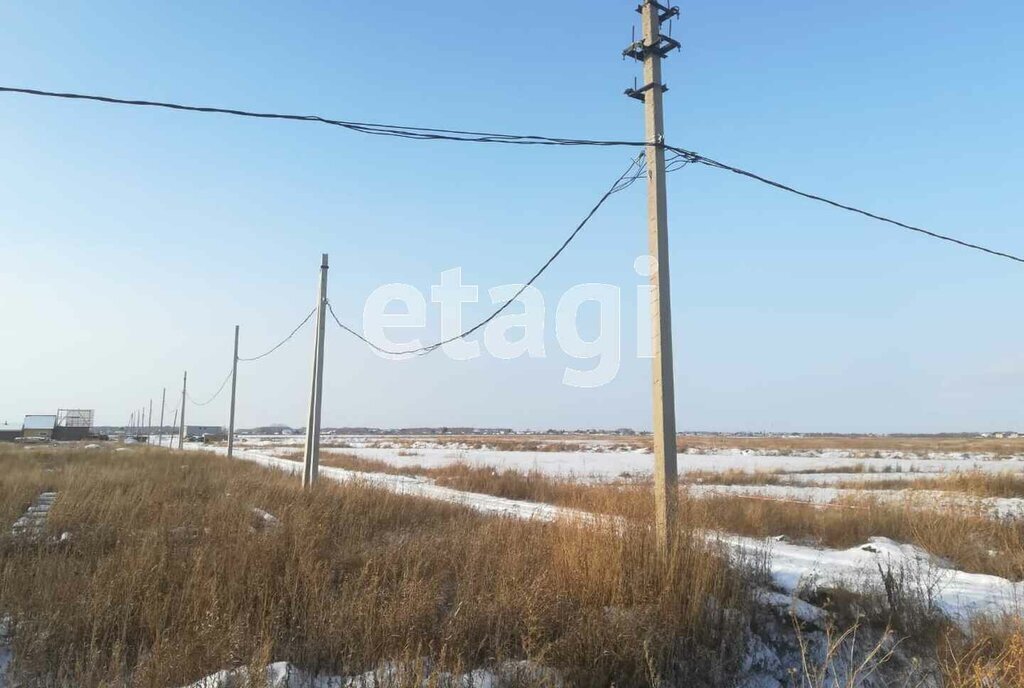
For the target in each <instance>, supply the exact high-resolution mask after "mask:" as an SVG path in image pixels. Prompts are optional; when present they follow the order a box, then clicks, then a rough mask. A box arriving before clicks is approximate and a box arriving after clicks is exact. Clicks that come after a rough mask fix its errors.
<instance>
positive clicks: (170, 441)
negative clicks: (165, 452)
mask: <svg viewBox="0 0 1024 688" xmlns="http://www.w3.org/2000/svg"><path fill="white" fill-rule="evenodd" d="M177 426H178V409H174V419H173V420H172V421H171V427H172V428H175V427H177ZM167 448H168V449H174V435H171V436H170V437H168V438H167Z"/></svg>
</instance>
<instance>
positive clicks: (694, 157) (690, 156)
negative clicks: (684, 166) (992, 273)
mask: <svg viewBox="0 0 1024 688" xmlns="http://www.w3.org/2000/svg"><path fill="white" fill-rule="evenodd" d="M665 150H669V151H673V152H674V153H677V154H678V155H680V156H681V157H683V158H685V159H687V160H688V161H689V162H696V163H700V164H701V165H707V166H708V167H713V168H715V169H719V170H726V171H727V172H732V173H733V174H738V175H740V176H743V177H748V178H749V179H753V180H755V181H758V182H761V183H762V184H767V185H768V186H772V187H774V188H776V189H781V190H782V191H788V192H789V193H792V194H796V195H797V196H802V197H804V198H807V199H810V200H812V201H818V202H819V203H825V204H827V205H830V206H833V207H835V208H840V209H842V210H847V211H849V212H851V213H857V214H858V215H863V216H864V217H869V218H871V219H872V220H878V221H879V222H886V223H888V224H891V225H895V226H896V227H901V228H903V229H908V230H910V231H911V232H918V233H920V234H924V235H925V236H929V237H931V238H933V239H939V240H941V241H948V242H950V243H953V244H956V245H958V246H962V247H964V248H969V249H973V250H975V251H981V252H983V253H988V254H989V255H993V256H998V257H1000V258H1006V259H1008V260H1013V261H1016V262H1018V263H1024V257H1021V256H1016V255H1013V254H1012V253H1004V252H1003V251H997V250H995V249H991V248H987V247H985V246H980V245H978V244H972V243H970V242H969V241H963V240H962V239H957V238H956V237H951V236H947V235H945V234H939V233H938V232H933V231H931V230H928V229H924V228H923V227H915V226H914V225H908V224H906V223H904V222H900V221H899V220H893V219H892V218H889V217H885V216H884V215H878V214H876V213H872V212H869V211H867V210H862V209H860V208H856V207H854V206H852V205H846V204H845V203H840V202H838V201H833V200H832V199H829V198H825V197H824V196H818V195H817V194H812V193H808V192H806V191H800V190H799V189H794V188H793V187H792V186H787V185H786V184H783V183H781V182H777V181H774V180H771V179H768V178H767V177H762V176H761V175H759V174H754V173H753V172H748V171H747V170H742V169H740V168H738V167H733V166H732V165H726V164H725V163H721V162H718V161H717V160H712V159H711V158H707V157H704V156H703V155H700V154H699V153H694V152H692V151H688V150H685V149H682V148H676V147H675V146H665Z"/></svg>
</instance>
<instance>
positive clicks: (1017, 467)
mask: <svg viewBox="0 0 1024 688" xmlns="http://www.w3.org/2000/svg"><path fill="white" fill-rule="evenodd" d="M244 440H245V441H244V442H241V443H240V446H245V447H253V448H258V451H260V452H261V453H263V454H265V455H276V456H281V455H283V454H286V453H290V452H295V451H298V450H301V444H300V442H301V438H297V437H275V438H244ZM326 440H329V441H330V442H332V443H344V444H346V445H348V446H345V447H324V448H323V451H324V453H325V455H329V454H331V453H336V454H348V455H353V456H356V457H359V458H363V459H371V460H376V461H382V462H384V463H387V464H390V465H393V466H397V467H403V466H404V467H422V468H427V469H430V468H439V467H443V466H448V465H452V464H456V463H465V464H468V465H471V466H478V467H488V468H494V469H498V470H503V469H511V470H516V471H520V472H528V471H538V472H540V473H543V474H545V475H550V476H552V477H558V478H567V479H574V480H580V481H589V482H599V481H609V480H616V479H622V478H629V479H643V478H647V477H650V474H651V462H652V458H651V455H650V454H649V453H648V452H646V451H645V450H640V449H632V450H624V447H623V446H622V445H619V446H617V447H616V446H615V445H612V444H609V443H608V442H607V441H601V442H599V443H595V444H593V445H592V446H591V447H590V448H588V449H587V450H584V451H507V450H498V449H472V448H467V447H465V446H464V445H462V444H460V443H454V444H451V445H442V444H439V443H438V442H437V441H434V440H407V441H404V442H401V443H397V442H393V441H390V440H386V441H381V440H380V439H379V438H366V437H345V438H340V437H331V438H325V441H326ZM380 444H385V445H389V446H376V445H380ZM366 445H375V446H366ZM391 445H394V446H391ZM878 454H879V456H880V458H876V457H875V455H874V453H873V454H872V455H871V456H869V457H863V456H861V457H855V456H851V455H850V452H848V451H843V450H823V451H819V452H802V453H801V454H800V455H799V456H794V455H780V454H778V453H777V452H775V451H769V452H756V451H752V450H732V451H724V450H723V451H716V452H714V453H707V454H699V453H695V452H687V453H683V454H680V455H679V457H678V465H679V473H680V475H681V478H682V480H683V481H684V482H687V483H689V484H690V489H691V490H692V492H693V493H694V494H698V495H708V494H723V495H735V496H741V497H745V498H751V499H756V498H761V499H775V500H787V501H802V502H810V503H814V504H832V503H835V502H839V501H844V500H846V501H849V500H850V499H851V498H857V497H869V498H871V499H877V500H880V501H898V502H903V503H907V504H909V505H911V506H914V505H917V506H921V507H934V506H935V505H936V504H940V505H942V506H944V507H949V508H961V509H971V510H977V511H978V512H980V513H987V514H989V515H991V516H994V517H1012V518H1019V517H1024V499H1017V498H1001V497H1000V498H995V497H991V498H980V497H973V496H970V495H965V494H958V493H953V492H938V491H923V490H915V491H910V490H895V489H889V490H856V489H837V488H834V487H832V485H834V484H835V483H838V482H840V481H850V480H853V481H865V482H867V481H874V480H912V479H914V478H921V477H927V476H941V475H943V474H949V473H953V472H968V471H969V472H984V473H993V474H995V473H1002V472H1011V473H1021V474H1024V459H1021V458H1003V459H999V458H995V457H993V456H991V455H985V454H931V455H929V457H928V458H923V457H917V456H905V455H903V454H901V453H899V452H888V453H878ZM730 471H743V472H747V473H758V472H761V473H771V474H772V477H773V479H774V480H776V481H779V482H781V483H782V484H779V485H720V484H717V483H716V480H715V477H714V474H723V473H726V472H730ZM821 471H827V472H821ZM689 473H700V474H701V475H700V476H699V477H696V476H688V475H687V474H689Z"/></svg>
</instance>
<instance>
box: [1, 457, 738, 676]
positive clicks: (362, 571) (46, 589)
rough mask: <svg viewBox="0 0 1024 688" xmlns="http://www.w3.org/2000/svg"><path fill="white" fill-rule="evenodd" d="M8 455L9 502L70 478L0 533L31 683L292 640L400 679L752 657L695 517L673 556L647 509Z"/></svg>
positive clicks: (652, 672) (225, 658) (165, 667)
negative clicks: (391, 666)
mask: <svg viewBox="0 0 1024 688" xmlns="http://www.w3.org/2000/svg"><path fill="white" fill-rule="evenodd" d="M0 472H2V474H3V475H4V476H5V478H4V481H3V486H4V487H3V493H2V495H0V496H2V500H0V504H2V507H0V508H2V509H3V511H2V512H0V513H2V514H3V515H4V517H5V518H7V519H8V522H10V521H13V520H14V518H15V517H16V515H17V514H18V512H20V511H22V510H24V508H25V507H26V506H27V505H28V504H29V503H30V502H31V501H32V499H33V497H34V496H35V495H36V494H38V493H39V492H42V491H44V490H51V491H54V492H56V493H57V495H58V496H57V499H56V501H55V504H54V506H53V508H52V510H51V511H50V512H49V514H48V518H47V523H46V526H45V529H44V530H43V531H42V532H41V533H39V535H38V537H36V538H34V539H30V540H26V539H25V538H22V537H15V536H14V535H10V534H7V535H5V537H3V539H2V540H0V543H2V544H0V546H2V552H3V557H2V569H0V613H2V614H3V615H5V616H6V618H7V622H6V625H7V626H8V632H9V633H11V638H12V639H11V644H10V645H11V650H12V652H13V656H14V662H13V664H12V666H11V669H12V671H13V672H14V673H15V675H17V676H21V677H22V680H25V681H27V682H28V683H35V682H40V683H43V682H48V681H50V680H52V681H55V682H56V683H58V684H61V685H71V684H73V685H101V684H102V685H118V684H120V683H122V682H124V683H130V684H133V685H161V686H174V685H183V684H186V683H188V682H190V681H193V680H196V679H198V678H200V677H202V676H204V675H208V674H211V673H213V672H215V671H217V670H219V669H222V668H225V667H238V666H257V665H258V666H263V665H265V664H267V663H269V662H271V661H274V660H279V659H287V660H288V661H289V662H292V663H293V664H295V665H297V666H301V667H302V668H303V669H304V670H306V671H307V672H312V673H326V674H330V675H336V676H354V675H356V676H357V675H360V674H362V673H364V672H367V671H371V670H373V669H375V668H379V667H380V666H381V665H382V664H383V663H385V662H397V663H400V664H402V665H403V666H405V667H407V670H408V672H409V674H410V675H409V676H407V677H403V681H406V679H407V680H408V682H407V683H406V684H408V685H412V684H415V680H414V679H417V678H422V677H423V675H424V673H425V672H428V670H429V673H430V674H432V675H437V674H439V673H440V672H453V673H455V674H459V673H464V672H468V671H471V670H477V669H481V670H482V669H493V670H495V671H497V670H498V669H500V668H501V667H503V666H504V667H505V669H507V670H510V671H511V670H512V669H514V668H515V667H516V666H520V668H522V669H523V670H524V671H527V670H528V669H529V667H530V666H532V665H515V664H508V663H509V662H515V661H525V660H531V661H533V662H536V663H537V665H538V666H542V667H544V668H548V669H557V670H558V672H559V674H560V675H561V676H563V677H565V679H566V680H569V681H570V682H571V683H573V684H576V685H595V686H596V685H609V684H610V683H616V684H619V685H637V684H643V683H645V682H647V681H648V679H650V678H652V677H654V676H660V677H664V678H670V677H671V678H673V679H674V680H678V681H685V680H687V677H690V678H693V679H701V680H705V679H708V678H710V677H714V676H721V677H725V676H727V675H729V674H730V673H731V672H735V671H737V670H738V667H739V662H740V660H741V658H742V657H741V656H740V655H738V654H737V653H738V651H739V650H740V648H739V647H738V646H736V645H733V644H731V643H725V642H724V640H725V639H726V638H728V637H736V636H737V635H738V634H740V633H741V628H740V627H738V626H737V624H738V623H741V621H742V620H743V619H744V618H745V617H746V615H747V614H749V608H750V605H751V599H752V598H751V595H752V589H751V586H750V585H749V583H748V577H746V576H745V575H743V572H742V570H741V569H739V568H737V567H736V565H734V564H731V563H730V562H729V561H728V560H727V559H726V558H725V557H723V556H722V555H721V554H719V553H717V552H716V551H715V549H714V547H713V545H711V544H709V543H706V542H705V541H704V540H703V539H700V538H696V537H694V536H693V534H692V533H690V532H684V531H680V532H679V546H678V548H677V549H676V551H675V552H674V553H673V555H672V556H671V558H670V559H668V560H662V559H660V558H659V557H657V556H655V555H654V548H653V543H652V536H651V533H650V530H649V529H648V528H646V527H629V528H626V529H625V530H621V531H616V532H610V531H608V530H602V529H580V528H578V527H576V526H571V525H559V524H541V523H524V522H520V521H516V520H509V519H502V518H487V517H484V516H481V515H478V514H476V513H475V512H472V511H468V510H466V509H464V508H459V507H455V506H451V505H448V504H443V503H437V502H432V501H427V500H424V499H416V498H411V497H399V496H396V495H394V494H391V493H388V492H382V491H379V490H374V489H372V488H369V487H365V486H359V485H347V486H341V485H337V484H331V483H330V482H328V483H325V484H324V485H323V486H322V488H321V489H318V490H317V491H316V492H315V493H312V494H309V493H303V492H302V491H301V490H300V489H299V488H298V487H297V485H296V484H295V481H294V480H291V479H289V478H288V477H287V476H285V475H284V474H282V473H280V472H274V471H266V470H264V469H261V468H259V467H257V466H254V465H251V464H245V463H239V462H234V463H229V462H227V461H226V460H223V459H218V458H216V457H211V456H206V455H200V454H191V455H174V454H169V453H167V452H163V451H161V450H157V449H153V450H145V449H133V450H130V451H127V452H121V453H114V452H108V451H104V450H94V451H93V452H92V453H88V452H81V451H80V452H78V453H75V452H54V451H49V450H46V449H33V450H32V451H4V450H2V449H0ZM62 533H67V534H68V535H67V536H65V537H63V539H62V538H61V534H62ZM711 599H713V600H716V601H717V602H716V604H717V606H716V607H711V606H708V604H707V600H711ZM684 658H685V661H683V660H684ZM425 662H426V663H425ZM506 665H507V666H506ZM509 667H511V669H510V668H509ZM415 674H420V675H419V676H418V677H417V676H416V675H415ZM538 676H540V678H541V679H543V676H544V675H543V672H541V673H540V674H538ZM544 682H545V681H543V680H539V679H538V683H544Z"/></svg>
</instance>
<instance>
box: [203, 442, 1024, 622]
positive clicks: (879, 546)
mask: <svg viewBox="0 0 1024 688" xmlns="http://www.w3.org/2000/svg"><path fill="white" fill-rule="evenodd" d="M186 448H188V449H198V450H202V449H210V448H209V447H207V446H204V445H201V444H194V445H188V444H187V445H186ZM213 451H216V452H218V453H221V454H224V453H226V451H227V450H226V449H224V448H216V449H214V450H213ZM235 455H236V456H237V457H238V458H241V459H245V460H248V461H253V462H256V463H259V464H262V465H264V466H268V467H272V468H277V469H280V470H284V471H287V472H289V473H293V474H295V473H299V472H301V470H302V466H301V464H300V463H298V462H294V461H290V460H287V459H281V458H278V457H276V456H274V455H273V454H272V453H270V452H267V451H259V450H251V449H250V450H240V451H236V452H235ZM320 474H321V476H323V477H324V478H328V479H331V480H338V481H340V482H347V481H352V480H359V481H364V482H367V483H369V484H372V485H374V486H377V487H381V488H384V489H388V490H392V491H394V492H396V493H399V494H407V495H415V496H419V497H426V498H429V499H437V500H441V501H445V502H451V503H455V504H461V505H464V506H467V507H470V508H473V509H477V510H479V511H483V512H485V513H492V514H501V515H505V516H511V517H516V518H523V519H539V520H544V521H551V520H556V519H563V518H564V519H569V520H572V521H581V520H583V521H585V520H593V519H595V518H598V517H595V516H594V515H593V514H588V513H586V512H580V511H578V510H573V509H566V508H563V507H558V506H554V505H550V504H539V503H536V502H528V501H519V500H512V499H504V498H502V497H494V496H492V495H482V494H476V493H470V492H462V491H459V490H453V489H450V488H446V487H441V486H439V485H436V484H434V483H433V482H432V481H430V480H428V479H426V478H416V477H408V476H397V475H390V474H383V473H360V472H356V471H348V470H344V469H340V468H331V467H326V466H321V467H320ZM708 536H709V537H710V538H713V539H715V540H717V541H720V542H721V543H722V544H723V545H725V546H727V547H729V548H731V549H732V550H733V551H736V552H738V553H742V554H744V555H746V556H750V557H753V558H755V559H756V558H758V557H762V556H764V555H765V553H766V551H767V554H768V555H769V569H770V573H771V576H772V580H773V581H774V583H775V585H776V586H777V587H778V588H779V589H780V590H782V591H784V592H786V593H789V594H795V593H796V592H798V591H799V590H800V589H801V588H802V587H803V586H806V585H813V584H818V585H821V584H828V585H839V584H841V585H843V586H845V587H848V588H853V589H859V588H862V587H863V586H865V585H869V584H873V585H877V584H878V582H879V581H878V577H879V573H878V566H879V565H881V566H882V567H883V568H886V567H892V568H895V569H903V570H906V571H910V572H913V573H915V574H916V577H917V578H919V579H920V580H921V581H922V585H926V586H927V594H928V595H929V596H930V597H931V598H932V599H933V600H934V602H935V604H937V605H938V606H939V607H941V608H942V609H943V610H945V611H946V612H947V613H948V614H949V615H950V616H951V617H952V618H956V619H966V618H968V617H970V616H972V615H975V614H978V613H985V614H1001V613H1010V614H1020V612H1021V610H1022V606H1021V603H1022V601H1024V583H1013V582H1011V581H1008V580H1006V579H1004V578H999V577H997V576H989V575H983V574H972V573H965V572H963V571H959V570H956V569H953V568H950V567H949V566H948V564H945V563H944V562H941V561H937V560H935V559H934V558H932V557H930V555H928V554H927V553H925V552H924V551H922V550H920V549H919V548H917V547H913V546H911V545H900V544H898V543H895V542H892V541H890V540H887V539H885V538H872V540H871V541H870V542H868V543H865V544H864V545H862V546H860V547H854V548H851V549H848V550H832V549H818V548H814V547H805V546H801V545H794V544H791V543H787V542H779V541H774V540H761V539H757V538H749V537H741V536H735V535H728V534H721V533H711V534H709V535H708Z"/></svg>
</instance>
